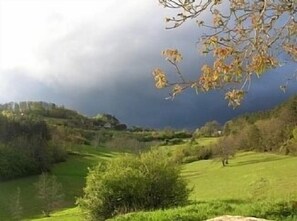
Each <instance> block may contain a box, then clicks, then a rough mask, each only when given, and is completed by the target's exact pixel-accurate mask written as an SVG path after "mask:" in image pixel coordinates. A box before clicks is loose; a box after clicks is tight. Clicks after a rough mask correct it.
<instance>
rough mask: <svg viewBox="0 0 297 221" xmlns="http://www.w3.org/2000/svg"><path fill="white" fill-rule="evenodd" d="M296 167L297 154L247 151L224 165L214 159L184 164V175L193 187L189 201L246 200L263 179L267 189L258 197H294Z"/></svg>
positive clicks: (296, 179)
mask: <svg viewBox="0 0 297 221" xmlns="http://www.w3.org/2000/svg"><path fill="white" fill-rule="evenodd" d="M296 168H297V158H296V157H290V156H282V155H276V154H270V153H253V152H246V153H240V154H237V155H236V157H235V158H234V159H231V160H230V161H229V165H228V166H227V167H223V166H222V164H221V162H219V161H214V160H205V161H198V162H193V163H190V164H186V165H185V166H184V168H183V176H184V177H186V179H187V180H188V181H189V185H190V186H193V187H194V190H193V193H192V194H191V199H192V200H199V201H201V200H247V199H248V198H249V197H254V196H251V194H252V195H253V192H255V188H256V186H259V184H260V183H261V182H262V183H263V181H265V183H266V185H267V188H266V189H264V188H263V190H262V191H261V193H262V194H263V196H259V197H268V198H273V199H285V198H287V197H291V196H294V195H296V196H297V187H296V183H297V170H296ZM264 195H265V196H264Z"/></svg>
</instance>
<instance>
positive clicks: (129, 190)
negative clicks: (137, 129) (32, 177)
mask: <svg viewBox="0 0 297 221" xmlns="http://www.w3.org/2000/svg"><path fill="white" fill-rule="evenodd" d="M84 193H85V195H84V197H83V198H80V199H79V201H78V204H79V205H80V206H81V207H82V208H83V209H84V210H85V211H86V212H87V216H88V219H89V220H103V219H106V218H108V217H111V216H114V215H116V214H121V213H127V212H131V211H136V210H149V209H157V208H166V207H170V206H176V205H181V204H184V203H185V202H186V201H187V198H188V194H189V190H188V189H187V187H186V183H185V181H184V180H183V179H182V178H181V176H180V169H179V167H178V166H177V165H176V164H174V163H173V162H172V161H170V160H169V159H168V157H166V154H165V153H162V152H160V151H156V150H154V151H151V152H148V153H143V154H141V155H140V156H138V157H134V156H128V155H127V156H123V157H119V158H117V159H114V160H112V161H109V162H108V163H107V164H99V165H98V166H97V167H95V168H94V169H92V170H90V172H89V175H88V177H87V185H86V187H85V189H84Z"/></svg>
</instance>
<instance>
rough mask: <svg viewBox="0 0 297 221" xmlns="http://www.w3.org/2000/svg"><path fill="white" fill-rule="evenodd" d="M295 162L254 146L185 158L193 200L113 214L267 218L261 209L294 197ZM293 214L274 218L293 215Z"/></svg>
mask: <svg viewBox="0 0 297 221" xmlns="http://www.w3.org/2000/svg"><path fill="white" fill-rule="evenodd" d="M296 167H297V158H296V157H292V156H280V155H276V154H268V153H254V152H248V153H240V154H238V155H237V156H236V157H235V158H234V159H231V161H230V164H229V166H228V167H224V168H223V167H222V166H221V163H220V162H217V161H214V160H206V161H198V162H194V163H190V164H186V165H184V168H183V176H184V177H186V178H187V179H188V181H189V186H191V187H193V192H192V194H191V200H193V202H192V204H191V205H189V206H186V207H181V208H176V209H168V210H158V211H153V212H138V213H132V214H127V215H123V216H119V217H116V218H114V219H112V220H117V221H121V220H132V221H133V220H139V221H140V220H144V221H145V220H150V221H162V220H163V221H165V220H166V221H171V220H181V221H182V220H196V221H197V220H198V221H199V220H205V219H206V218H212V217H215V216H218V215H224V214H234V215H244V216H258V217H263V218H265V216H268V215H267V214H265V209H271V208H270V207H271V206H273V208H274V207H275V206H274V205H276V204H277V202H289V201H290V200H293V201H296V200H297V189H296V187H295V184H296V183H297V171H296ZM269 206H270V207H269ZM275 208H276V209H279V208H277V207H275ZM261 212H262V213H261ZM296 212H297V211H296ZM276 213H277V212H276ZM276 216H279V214H276ZM82 217H83V214H82V213H81V212H80V211H79V210H78V209H77V208H73V209H69V210H64V211H61V212H57V213H55V214H53V216H52V217H51V218H43V219H37V220H43V221H60V220H81V219H82ZM266 218H269V217H266ZM295 218H296V217H292V218H287V219H285V218H281V219H278V220H292V221H293V220H295Z"/></svg>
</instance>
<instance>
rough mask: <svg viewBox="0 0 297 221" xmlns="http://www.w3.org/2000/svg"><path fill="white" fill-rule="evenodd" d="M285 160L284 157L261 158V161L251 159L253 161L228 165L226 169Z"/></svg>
mask: <svg viewBox="0 0 297 221" xmlns="http://www.w3.org/2000/svg"><path fill="white" fill-rule="evenodd" d="M285 159H286V158H285V157H279V156H271V157H265V158H261V159H253V160H246V161H242V162H236V163H234V164H230V165H228V167H238V166H244V165H250V164H257V163H264V162H272V161H279V160H285Z"/></svg>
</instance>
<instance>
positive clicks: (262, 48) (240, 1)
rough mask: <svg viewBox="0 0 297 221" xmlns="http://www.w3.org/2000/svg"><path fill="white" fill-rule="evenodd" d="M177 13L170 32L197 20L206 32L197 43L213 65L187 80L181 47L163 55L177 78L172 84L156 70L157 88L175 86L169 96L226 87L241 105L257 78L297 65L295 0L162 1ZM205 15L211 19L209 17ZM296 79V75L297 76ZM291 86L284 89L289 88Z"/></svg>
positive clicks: (170, 20)
mask: <svg viewBox="0 0 297 221" xmlns="http://www.w3.org/2000/svg"><path fill="white" fill-rule="evenodd" d="M159 3H160V4H161V5H163V6H164V7H165V8H169V9H172V10H174V11H177V13H176V16H173V17H167V18H166V22H167V24H168V26H167V28H168V29H173V28H177V27H179V26H181V25H182V24H183V23H185V22H186V21H188V20H191V19H194V20H195V21H196V23H197V25H198V26H199V28H201V29H203V30H204V31H205V32H204V33H205V34H203V35H202V36H201V39H200V40H199V46H200V48H201V52H202V54H205V55H208V54H212V55H213V64H212V65H208V64H205V65H203V66H202V67H201V71H200V75H199V77H198V78H197V79H194V80H187V79H186V78H185V77H184V76H183V74H182V72H181V71H180V68H179V66H178V63H179V62H180V61H181V60H182V55H181V53H180V52H179V51H178V50H177V49H167V50H164V51H163V52H162V55H163V56H164V57H165V58H166V60H167V61H168V62H169V63H170V64H172V65H173V67H174V69H175V71H176V73H177V77H178V79H177V80H176V81H173V82H169V81H168V78H167V76H166V73H165V72H164V71H163V70H162V69H160V68H156V69H155V70H154V71H153V76H154V79H155V83H156V87H157V88H165V87H170V88H171V97H174V96H176V95H177V94H179V93H181V92H182V91H184V90H185V89H187V88H194V89H195V90H196V91H203V92H207V91H209V90H214V89H224V90H225V99H227V100H228V101H229V105H231V106H233V107H236V106H238V105H240V103H241V101H242V99H243V98H244V95H245V94H246V92H247V91H248V90H249V87H250V82H251V79H252V77H253V76H256V77H260V76H261V75H262V74H264V73H265V72H266V71H267V70H269V69H274V68H277V67H279V66H281V65H283V64H284V63H286V62H288V60H289V61H291V62H296V61H297V40H296V39H297V20H296V14H297V4H296V1H295V0H276V1H274V0H255V1H251V0H228V1H222V0H209V1H198V2H197V1H193V0H159ZM205 16H207V17H208V18H211V19H205ZM295 77H296V76H295ZM286 86H287V83H286V84H285V85H282V86H281V89H282V90H285V89H286Z"/></svg>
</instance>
